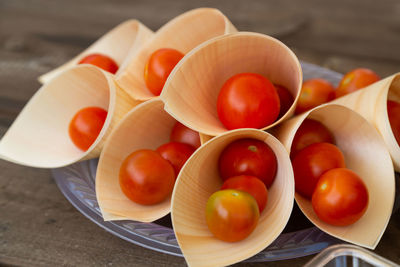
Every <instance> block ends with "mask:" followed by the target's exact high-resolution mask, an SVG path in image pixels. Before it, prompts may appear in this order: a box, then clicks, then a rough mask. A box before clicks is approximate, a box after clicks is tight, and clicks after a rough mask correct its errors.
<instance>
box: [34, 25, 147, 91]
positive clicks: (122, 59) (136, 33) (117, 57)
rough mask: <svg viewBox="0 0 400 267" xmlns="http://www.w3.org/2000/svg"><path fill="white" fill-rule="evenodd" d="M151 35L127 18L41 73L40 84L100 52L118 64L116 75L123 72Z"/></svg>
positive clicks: (144, 28)
mask: <svg viewBox="0 0 400 267" xmlns="http://www.w3.org/2000/svg"><path fill="white" fill-rule="evenodd" d="M152 35H153V32H152V31H151V30H149V29H148V28H147V27H146V26H144V25H143V24H142V23H140V22H139V21H137V20H128V21H125V22H123V23H121V24H120V25H118V26H117V27H115V28H114V29H112V30H111V31H109V32H108V33H106V34H105V35H104V36H102V37H101V38H100V39H99V40H97V41H96V42H95V43H93V44H92V45H91V46H89V47H88V48H87V49H85V50H84V51H83V52H82V53H80V54H79V55H77V56H76V57H74V58H73V59H71V60H70V61H68V62H67V63H65V64H63V65H61V66H60V67H58V68H56V69H54V70H52V71H50V72H48V73H46V74H43V75H42V76H40V77H39V78H38V80H39V82H41V83H42V84H44V83H47V82H48V81H50V80H51V79H52V78H54V77H55V76H57V75H58V74H60V73H61V72H62V71H64V70H65V69H67V68H70V67H72V66H76V65H77V64H78V62H79V61H80V60H81V59H83V58H84V57H85V56H88V55H90V54H94V53H100V54H103V55H107V56H109V57H110V58H112V59H113V60H114V61H115V62H116V63H117V64H118V66H119V69H118V72H117V73H116V75H117V76H118V75H120V74H122V73H124V70H125V68H126V65H127V63H128V62H130V61H131V60H132V58H133V57H134V55H135V53H136V52H137V50H138V49H139V48H140V47H141V46H142V45H143V44H144V43H145V42H147V40H148V39H149V38H150V37H151V36H152Z"/></svg>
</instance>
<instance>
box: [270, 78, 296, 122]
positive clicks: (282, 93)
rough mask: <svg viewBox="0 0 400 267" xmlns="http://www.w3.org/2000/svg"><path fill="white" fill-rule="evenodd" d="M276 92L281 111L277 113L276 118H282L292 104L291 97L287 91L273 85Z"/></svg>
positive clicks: (282, 87) (280, 86) (284, 88)
mask: <svg viewBox="0 0 400 267" xmlns="http://www.w3.org/2000/svg"><path fill="white" fill-rule="evenodd" d="M274 86H275V89H276V92H277V93H278V96H279V102H280V103H281V109H280V111H279V115H278V118H280V117H282V116H283V115H285V114H286V112H287V111H288V110H289V109H290V107H291V106H292V104H293V101H294V99H293V95H292V94H291V93H290V92H289V90H288V89H287V88H286V87H284V86H282V85H279V84H274Z"/></svg>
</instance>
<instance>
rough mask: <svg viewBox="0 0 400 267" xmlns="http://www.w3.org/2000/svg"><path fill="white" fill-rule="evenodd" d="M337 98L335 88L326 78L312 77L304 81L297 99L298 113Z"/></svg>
mask: <svg viewBox="0 0 400 267" xmlns="http://www.w3.org/2000/svg"><path fill="white" fill-rule="evenodd" d="M333 99H335V88H334V87H333V85H332V84H331V83H330V82H328V81H326V80H324V79H310V80H307V81H305V82H304V83H303V86H302V87H301V93H300V98H299V100H298V101H297V106H296V112H295V113H296V114H299V113H303V112H304V111H307V110H309V109H312V108H314V107H316V106H319V105H321V104H324V103H326V102H329V101H331V100H333Z"/></svg>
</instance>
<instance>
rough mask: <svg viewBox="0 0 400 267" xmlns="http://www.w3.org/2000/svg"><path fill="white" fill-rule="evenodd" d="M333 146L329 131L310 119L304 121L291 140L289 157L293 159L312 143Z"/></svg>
mask: <svg viewBox="0 0 400 267" xmlns="http://www.w3.org/2000/svg"><path fill="white" fill-rule="evenodd" d="M323 142H324V143H331V144H335V138H334V137H333V134H332V133H331V131H329V130H328V128H326V127H325V126H324V125H323V124H322V123H320V122H319V121H316V120H312V119H305V120H304V122H303V123H302V124H301V125H300V127H299V129H298V130H297V132H296V135H295V136H294V138H293V142H292V148H291V150H290V157H291V158H293V157H294V156H295V155H296V154H297V153H298V152H299V151H300V150H302V149H303V148H305V147H306V146H309V145H311V144H314V143H323Z"/></svg>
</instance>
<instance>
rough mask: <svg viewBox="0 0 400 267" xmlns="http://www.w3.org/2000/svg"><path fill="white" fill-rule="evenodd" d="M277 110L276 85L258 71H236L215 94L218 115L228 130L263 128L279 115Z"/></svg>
mask: <svg viewBox="0 0 400 267" xmlns="http://www.w3.org/2000/svg"><path fill="white" fill-rule="evenodd" d="M279 110H280V103H279V96H278V93H277V92H276V90H275V87H274V86H273V84H272V83H271V82H270V81H269V80H268V79H267V78H265V77H263V76H262V75H260V74H256V73H240V74H236V75H234V76H232V77H231V78H230V79H228V80H227V81H226V82H225V83H224V85H223V86H222V88H221V91H220V92H219V94H218V99H217V111H218V117H219V119H220V121H221V122H222V124H223V125H224V126H225V127H226V128H227V129H229V130H231V129H237V128H263V127H265V126H268V125H270V124H271V123H273V122H274V121H275V120H276V119H277V118H278V115H279Z"/></svg>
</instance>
